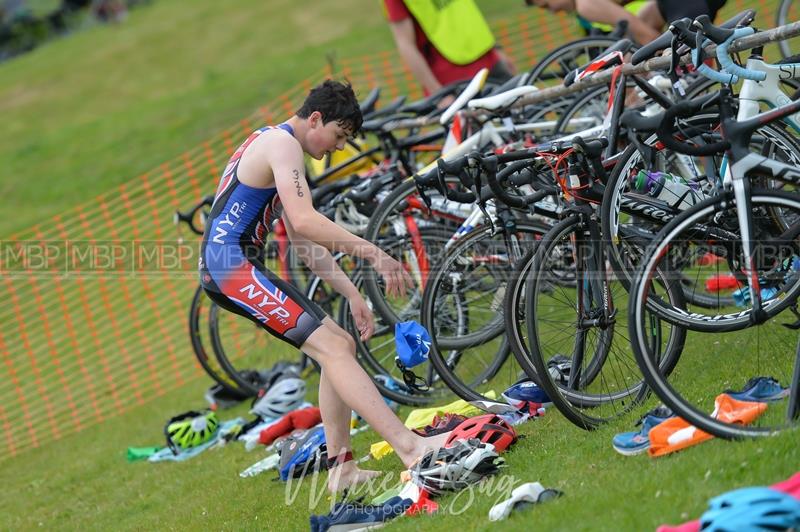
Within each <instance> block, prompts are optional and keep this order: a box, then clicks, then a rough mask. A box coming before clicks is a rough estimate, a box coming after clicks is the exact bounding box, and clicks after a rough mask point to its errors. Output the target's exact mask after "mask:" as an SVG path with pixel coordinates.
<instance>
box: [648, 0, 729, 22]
mask: <svg viewBox="0 0 800 532" xmlns="http://www.w3.org/2000/svg"><path fill="white" fill-rule="evenodd" d="M725 2H727V0H656V4H657V5H658V10H659V11H660V12H661V17H662V18H663V19H664V21H665V22H666V23H667V24H669V23H670V22H674V21H676V20H680V19H682V18H684V17H689V18H690V19H695V18H697V17H699V16H700V15H708V16H709V18H710V19H711V20H714V18H715V17H716V16H717V11H719V10H720V8H722V6H724V5H725Z"/></svg>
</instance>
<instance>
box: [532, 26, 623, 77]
mask: <svg viewBox="0 0 800 532" xmlns="http://www.w3.org/2000/svg"><path fill="white" fill-rule="evenodd" d="M616 43H617V39H615V38H613V37H602V36H598V37H586V38H584V39H578V40H575V41H572V42H569V43H567V44H564V45H562V46H559V47H558V48H556V49H554V50H553V51H551V52H549V53H548V54H546V55H545V56H544V57H543V58H542V59H540V60H539V62H538V63H536V64H535V65H534V66H533V68H531V70H530V71H529V72H528V74H527V76H526V78H525V84H526V85H536V86H537V87H540V88H545V87H550V86H554V85H560V84H561V83H563V81H564V78H565V77H566V76H567V74H569V73H570V72H572V71H573V70H575V69H576V68H579V67H582V66H586V65H587V64H588V63H589V62H590V61H591V60H592V59H594V58H595V57H597V56H598V55H600V53H602V52H603V51H604V50H605V49H606V48H609V47H611V46H613V45H614V44H616Z"/></svg>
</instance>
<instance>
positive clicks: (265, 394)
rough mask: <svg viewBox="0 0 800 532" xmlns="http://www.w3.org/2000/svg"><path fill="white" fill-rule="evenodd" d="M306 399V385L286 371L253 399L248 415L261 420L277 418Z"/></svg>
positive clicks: (292, 373) (293, 374)
mask: <svg viewBox="0 0 800 532" xmlns="http://www.w3.org/2000/svg"><path fill="white" fill-rule="evenodd" d="M305 397H306V383H305V381H304V380H303V379H301V378H300V377H298V376H297V374H296V373H294V372H290V371H287V372H286V373H284V374H283V375H281V376H280V377H278V378H277V379H276V380H275V381H274V382H273V383H272V385H270V386H269V387H268V388H262V389H261V390H260V391H259V393H258V396H257V397H256V398H255V399H253V404H252V405H251V408H250V413H251V414H255V415H257V416H259V417H262V418H279V417H282V416H284V415H285V414H287V413H289V412H291V411H292V410H296V409H297V408H298V407H300V405H302V404H303V401H304V400H305Z"/></svg>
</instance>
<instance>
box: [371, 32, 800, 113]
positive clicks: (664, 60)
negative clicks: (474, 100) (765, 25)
mask: <svg viewBox="0 0 800 532" xmlns="http://www.w3.org/2000/svg"><path fill="white" fill-rule="evenodd" d="M797 35H800V22H793V23H791V24H786V25H785V26H778V27H777V28H772V29H770V30H765V31H761V32H758V33H755V34H753V35H748V36H747V37H742V38H741V39H736V40H735V41H734V42H733V43H732V44H731V46H730V47H729V48H728V50H729V51H730V52H740V51H742V50H749V49H751V48H756V47H757V46H762V45H764V44H768V43H772V42H777V41H782V40H785V39H788V38H790V37H795V36H797ZM716 49H717V46H716V45H715V44H712V45H709V46H707V47H706V48H705V50H706V52H708V53H709V55H710V57H714V51H715V50H716ZM690 61H691V53H687V54H685V55H683V56H682V57H681V63H682V64H686V63H689V62H690ZM669 65H670V57H669V56H667V57H663V56H662V57H654V58H652V59H648V60H647V61H645V62H644V63H641V64H639V65H636V66H634V65H631V64H625V65H624V66H623V67H622V72H623V73H624V74H642V73H645V72H651V71H653V70H663V69H665V68H667V67H669ZM613 72H614V71H613V70H606V71H603V72H598V73H597V74H594V75H591V76H587V77H586V78H584V79H582V80H581V81H579V82H578V83H575V84H573V85H570V86H569V87H564V86H563V85H559V86H557V87H550V88H547V89H542V90H540V91H538V92H536V93H533V94H531V95H529V96H524V97H522V98H520V99H519V101H517V102H516V103H514V105H513V106H512V108H517V107H523V106H525V105H530V104H534V103H539V102H544V101H547V100H551V99H554V98H559V97H561V96H566V95H567V94H572V93H574V92H580V91H582V90H583V89H585V88H587V87H593V86H595V85H600V84H602V83H606V82H608V81H609V80H610V79H611V76H612V75H613ZM461 112H462V113H463V114H465V115H466V116H483V115H485V112H483V111H471V110H463V111H461ZM436 123H438V117H435V118H429V117H426V116H421V117H418V118H404V119H401V120H395V121H392V122H388V123H386V124H385V126H384V127H386V128H387V129H411V128H419V127H424V126H429V125H433V124H436Z"/></svg>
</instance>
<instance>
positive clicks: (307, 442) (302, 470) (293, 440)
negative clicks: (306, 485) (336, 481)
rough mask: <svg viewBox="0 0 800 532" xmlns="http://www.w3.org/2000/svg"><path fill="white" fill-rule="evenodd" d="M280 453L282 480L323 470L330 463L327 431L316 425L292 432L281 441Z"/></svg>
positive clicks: (279, 470) (279, 469) (279, 465)
mask: <svg viewBox="0 0 800 532" xmlns="http://www.w3.org/2000/svg"><path fill="white" fill-rule="evenodd" d="M278 453H279V454H280V462H279V463H278V473H279V474H280V478H281V480H288V479H289V478H301V477H304V476H305V475H306V474H308V473H311V472H314V471H323V470H325V469H327V464H328V452H327V449H326V447H325V431H324V430H323V428H322V427H314V428H312V429H308V430H307V431H305V432H301V433H299V434H292V435H291V436H289V437H288V438H286V439H285V440H283V441H282V442H281V445H280V447H279V450H278Z"/></svg>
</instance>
